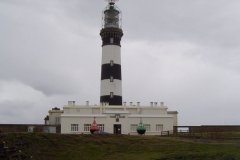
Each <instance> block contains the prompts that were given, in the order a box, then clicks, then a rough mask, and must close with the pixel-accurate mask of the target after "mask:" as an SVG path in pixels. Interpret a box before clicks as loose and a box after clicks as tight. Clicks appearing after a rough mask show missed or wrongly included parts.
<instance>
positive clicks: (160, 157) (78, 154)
mask: <svg viewBox="0 0 240 160" xmlns="http://www.w3.org/2000/svg"><path fill="white" fill-rule="evenodd" d="M0 141H6V145H7V146H8V147H13V146H15V147H16V148H17V150H21V154H24V155H25V156H26V157H30V156H32V159H34V160H135V159H136V160H240V139H235V140H223V139H221V140H211V139H187V138H177V137H160V136H126V135H119V136H118V135H60V134H42V133H32V134H30V133H26V134H23V133H18V134H16V133H15V134H14V133H12V134H0Z"/></svg>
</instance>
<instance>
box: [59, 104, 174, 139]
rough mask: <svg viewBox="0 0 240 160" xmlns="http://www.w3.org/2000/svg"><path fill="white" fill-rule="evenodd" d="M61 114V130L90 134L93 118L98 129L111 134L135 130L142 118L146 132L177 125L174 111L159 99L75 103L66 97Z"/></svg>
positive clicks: (165, 129)
mask: <svg viewBox="0 0 240 160" xmlns="http://www.w3.org/2000/svg"><path fill="white" fill-rule="evenodd" d="M63 111H64V113H63V114H62V115H61V133H64V134H90V127H91V124H92V123H93V120H94V118H95V119H96V122H97V124H98V128H99V129H100V131H101V132H107V133H113V134H130V135H134V134H137V127H138V124H139V122H140V120H142V122H143V123H144V126H145V128H146V135H161V133H162V131H170V132H171V131H172V130H173V126H177V112H176V111H168V108H167V106H165V105H164V103H163V102H161V103H160V104H158V103H157V102H155V103H151V105H150V106H140V103H137V105H133V104H132V103H131V104H130V105H126V104H125V103H124V105H123V106H112V105H111V106H109V105H107V104H104V105H100V106H99V105H98V106H95V105H89V104H88V103H87V104H86V105H76V104H75V102H74V101H69V102H68V105H65V106H64V107H63Z"/></svg>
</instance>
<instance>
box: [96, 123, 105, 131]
mask: <svg viewBox="0 0 240 160" xmlns="http://www.w3.org/2000/svg"><path fill="white" fill-rule="evenodd" d="M97 127H98V128H99V131H102V132H104V124H98V125H97Z"/></svg>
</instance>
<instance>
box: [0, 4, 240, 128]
mask: <svg viewBox="0 0 240 160" xmlns="http://www.w3.org/2000/svg"><path fill="white" fill-rule="evenodd" d="M106 5H107V2H106V1H104V0H91V1H89V0H68V1H66V0H0V123H8V124H9V123H44V120H43V119H44V117H45V116H46V115H47V114H48V110H49V109H51V108H53V107H59V108H62V107H63V105H65V104H67V102H68V101H69V100H74V101H76V103H77V104H85V101H90V104H99V99H100V71H101V38H100V35H99V32H100V29H101V27H102V11H103V9H104V8H105V6H106ZM117 5H118V7H119V8H120V9H121V11H122V29H123V32H124V36H123V38H122V53H121V54H122V55H121V56H122V83H123V93H122V94H123V101H126V102H134V103H136V102H141V105H149V103H150V102H165V104H166V105H167V106H168V109H169V110H177V111H178V112H179V115H178V120H179V121H178V123H179V125H239V124H240V116H239V113H240V53H239V52H240V18H239V17H240V10H239V8H240V1H239V0H211V1H209V0H201V1H200V0H149V1H146V0H131V1H127V0H120V1H119V2H117Z"/></svg>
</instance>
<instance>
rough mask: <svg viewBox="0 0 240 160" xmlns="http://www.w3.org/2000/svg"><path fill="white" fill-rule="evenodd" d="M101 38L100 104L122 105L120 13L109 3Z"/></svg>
mask: <svg viewBox="0 0 240 160" xmlns="http://www.w3.org/2000/svg"><path fill="white" fill-rule="evenodd" d="M103 16H104V18H103V19H104V26H103V28H102V30H101V32H100V35H101V38H102V70H101V96H100V102H101V103H109V105H122V75H121V38H122V36H123V32H122V29H121V28H120V24H119V23H120V21H119V20H120V11H119V9H118V8H117V7H116V6H115V5H114V2H113V1H110V2H109V4H108V6H107V7H106V9H105V10H104V15H103Z"/></svg>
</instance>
